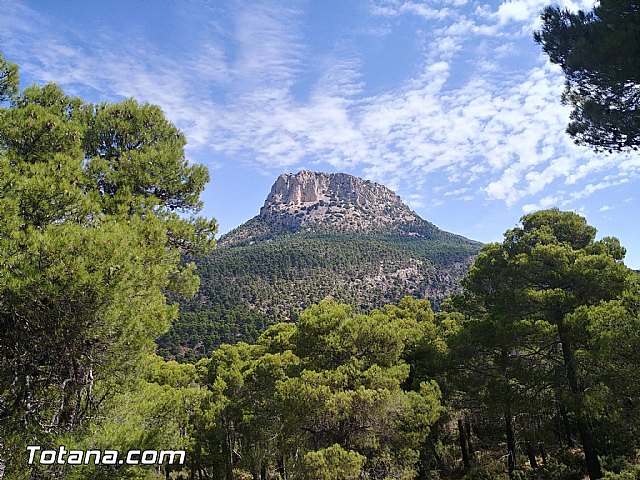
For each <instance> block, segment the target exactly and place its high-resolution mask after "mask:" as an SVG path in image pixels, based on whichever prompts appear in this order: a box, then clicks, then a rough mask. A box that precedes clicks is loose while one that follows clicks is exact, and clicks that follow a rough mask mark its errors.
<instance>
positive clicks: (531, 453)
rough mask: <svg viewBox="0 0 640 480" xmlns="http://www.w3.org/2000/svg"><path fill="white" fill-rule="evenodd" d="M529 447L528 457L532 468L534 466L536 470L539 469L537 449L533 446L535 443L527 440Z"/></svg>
mask: <svg viewBox="0 0 640 480" xmlns="http://www.w3.org/2000/svg"><path fill="white" fill-rule="evenodd" d="M526 447H527V457H529V465H531V468H533V469H534V470H537V469H538V468H539V467H538V460H537V459H536V451H535V449H534V448H533V445H532V444H531V442H529V441H527V444H526Z"/></svg>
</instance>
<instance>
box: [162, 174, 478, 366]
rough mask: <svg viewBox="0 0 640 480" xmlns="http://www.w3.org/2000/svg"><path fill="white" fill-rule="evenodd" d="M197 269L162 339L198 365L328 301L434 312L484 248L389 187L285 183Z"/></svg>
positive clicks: (307, 178) (289, 177) (300, 178)
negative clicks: (195, 285) (403, 304)
mask: <svg viewBox="0 0 640 480" xmlns="http://www.w3.org/2000/svg"><path fill="white" fill-rule="evenodd" d="M218 246H219V248H217V249H216V250H215V251H214V252H213V253H212V254H211V255H208V256H206V257H200V258H195V259H193V260H194V261H195V262H196V264H197V267H198V274H199V275H200V278H201V284H200V292H199V293H198V294H197V296H196V298H195V299H194V300H192V301H189V302H186V303H183V304H182V305H181V313H180V318H179V319H178V320H177V321H176V322H174V323H173V325H172V326H171V330H170V331H169V332H168V333H167V334H166V335H164V336H163V337H162V338H160V339H159V341H158V344H159V346H160V349H159V351H160V352H161V353H162V354H163V355H165V357H167V358H177V359H190V360H194V359H196V358H200V357H202V356H208V355H209V353H210V351H211V349H212V348H215V347H217V346H218V345H220V343H223V342H226V343H233V342H237V341H240V340H243V341H247V342H252V341H254V340H255V339H256V338H257V337H258V336H259V335H260V333H261V332H263V331H264V330H265V329H266V328H267V327H268V326H269V325H271V324H273V323H276V322H281V321H295V320H296V319H297V318H298V315H299V314H300V312H301V311H302V310H304V309H305V308H307V307H309V306H310V305H312V304H314V303H317V302H319V301H320V300H322V299H323V298H325V297H327V296H331V297H333V298H335V299H336V300H337V301H339V302H343V303H348V304H351V305H353V307H354V308H356V309H359V310H363V311H367V310H370V309H371V308H375V307H381V306H383V305H385V304H387V303H395V302H398V301H399V300H400V299H401V298H402V297H404V296H407V295H410V296H414V297H418V298H428V299H429V300H431V301H432V303H433V304H434V306H435V307H436V308H437V307H438V305H439V303H440V302H441V301H442V300H443V299H444V298H445V297H446V296H447V295H449V294H451V293H453V292H456V291H458V289H459V285H460V280H461V279H462V277H463V276H464V274H465V273H466V272H467V270H468V268H469V265H471V263H472V262H473V259H474V258H475V255H476V254H477V252H478V250H479V249H480V243H478V242H474V241H472V240H469V239H467V238H464V237H461V236H459V235H454V234H453V233H449V232H445V231H444V230H440V229H439V228H438V227H436V226H435V225H433V224H432V223H429V222H427V221H426V220H423V219H422V218H420V217H419V216H418V215H417V214H416V213H415V212H413V211H412V210H411V209H410V208H409V207H408V206H407V205H405V204H404V203H403V202H402V200H401V199H400V197H398V195H396V194H395V193H394V192H393V191H391V190H390V189H388V188H387V187H385V186H383V185H379V184H377V183H373V182H370V181H367V180H362V179H360V178H357V177H354V176H351V175H347V174H346V173H318V172H310V171H306V170H304V171H302V172H298V173H296V174H291V173H288V174H284V175H280V176H279V177H278V179H277V180H276V182H275V183H274V184H273V187H272V188H271V192H270V193H269V196H268V197H267V199H266V201H265V203H264V206H263V207H262V208H261V209H260V213H259V214H258V215H257V216H255V217H253V218H252V219H251V220H249V221H248V222H246V223H245V224H243V225H241V226H239V227H238V228H236V229H235V230H232V231H231V232H229V233H228V234H227V235H224V236H223V237H222V238H221V239H220V241H219V242H218Z"/></svg>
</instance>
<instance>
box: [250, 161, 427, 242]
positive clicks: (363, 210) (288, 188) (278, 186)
mask: <svg viewBox="0 0 640 480" xmlns="http://www.w3.org/2000/svg"><path fill="white" fill-rule="evenodd" d="M260 218H261V219H263V220H265V221H267V222H268V223H271V224H280V225H282V226H286V227H288V228H291V227H294V228H300V229H306V228H321V229H322V228H328V229H331V230H339V231H371V230H377V229H381V228H385V227H390V226H392V225H393V224H397V223H404V222H411V221H414V220H416V219H418V218H419V217H418V216H417V215H416V214H415V213H414V212H412V211H411V210H410V209H409V207H407V206H406V205H405V204H404V203H402V200H401V199H400V197H399V196H398V195H396V194H395V193H394V192H393V191H391V190H390V189H388V188H387V187H385V186H383V185H379V184H377V183H373V182H371V181H369V180H363V179H361V178H358V177H354V176H352V175H348V174H346V173H320V172H311V171H308V170H303V171H301V172H298V173H295V174H293V173H286V174H283V175H280V176H279V177H278V179H277V180H276V182H275V183H274V184H273V187H271V193H269V196H268V197H267V199H266V201H265V203H264V206H263V207H262V208H261V209H260Z"/></svg>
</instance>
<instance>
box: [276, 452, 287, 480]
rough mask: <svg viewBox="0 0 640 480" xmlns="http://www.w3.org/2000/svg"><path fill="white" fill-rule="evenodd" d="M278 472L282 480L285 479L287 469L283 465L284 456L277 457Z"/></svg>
mask: <svg viewBox="0 0 640 480" xmlns="http://www.w3.org/2000/svg"><path fill="white" fill-rule="evenodd" d="M278 473H279V474H280V478H282V480H287V469H286V468H285V466H284V457H280V458H278Z"/></svg>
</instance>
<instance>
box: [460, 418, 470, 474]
mask: <svg viewBox="0 0 640 480" xmlns="http://www.w3.org/2000/svg"><path fill="white" fill-rule="evenodd" d="M458 435H459V437H460V450H461V452H462V464H463V465H464V470H465V471H467V470H469V468H470V464H469V450H468V449H467V438H466V435H465V431H464V426H463V424H462V419H461V418H460V419H458Z"/></svg>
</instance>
